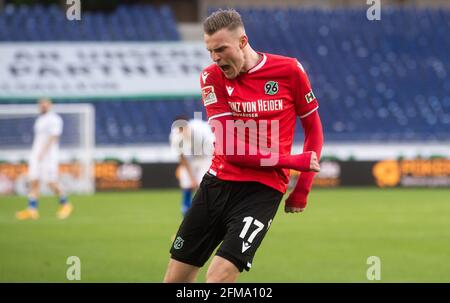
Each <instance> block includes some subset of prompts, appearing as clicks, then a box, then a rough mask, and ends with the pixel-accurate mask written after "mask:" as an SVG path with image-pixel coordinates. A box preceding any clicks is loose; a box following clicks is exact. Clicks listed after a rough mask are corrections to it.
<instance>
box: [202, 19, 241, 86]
mask: <svg viewBox="0 0 450 303" xmlns="http://www.w3.org/2000/svg"><path fill="white" fill-rule="evenodd" d="M204 40H205V44H206V48H207V49H208V51H209V54H210V56H211V59H212V60H213V61H214V63H216V64H217V65H218V66H219V67H220V69H221V70H222V72H223V73H224V74H225V77H226V78H227V79H234V78H236V77H237V76H238V75H239V73H240V72H241V71H242V69H243V67H244V52H243V48H244V47H245V45H246V43H247V37H246V36H245V34H243V33H242V31H240V30H239V29H237V30H235V31H229V30H228V29H226V28H223V29H221V30H219V31H217V32H215V33H214V34H212V35H211V36H210V35H207V34H205V36H204Z"/></svg>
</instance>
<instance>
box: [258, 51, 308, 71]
mask: <svg viewBox="0 0 450 303" xmlns="http://www.w3.org/2000/svg"><path fill="white" fill-rule="evenodd" d="M265 55H266V56H267V63H268V65H269V66H271V67H272V68H280V69H287V70H289V71H290V72H292V71H297V70H298V69H300V70H301V71H302V72H305V70H304V68H303V66H302V64H301V63H300V61H299V60H298V59H297V58H294V57H287V56H282V55H277V54H265Z"/></svg>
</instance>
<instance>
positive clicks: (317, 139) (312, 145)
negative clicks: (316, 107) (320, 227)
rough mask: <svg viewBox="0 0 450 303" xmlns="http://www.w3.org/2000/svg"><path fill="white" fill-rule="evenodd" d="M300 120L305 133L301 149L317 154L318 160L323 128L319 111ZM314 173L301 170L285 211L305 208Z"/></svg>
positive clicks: (296, 210)
mask: <svg viewBox="0 0 450 303" xmlns="http://www.w3.org/2000/svg"><path fill="white" fill-rule="evenodd" d="M301 122H302V126H303V131H304V134H305V142H304V147H303V151H304V152H305V151H314V152H315V153H316V155H317V161H319V159H320V155H321V152H322V146H323V130H322V123H321V121H320V116H319V113H318V112H317V111H315V112H314V113H312V114H311V115H309V116H307V117H306V118H304V119H302V120H301ZM314 175H315V172H302V173H301V174H300V176H299V178H298V180H297V184H296V185H295V188H294V190H293V191H292V193H291V194H290V195H289V197H288V199H287V200H286V205H285V211H286V212H301V211H303V210H304V209H305V207H306V204H307V200H308V194H309V192H310V191H311V188H312V183H313V180H314Z"/></svg>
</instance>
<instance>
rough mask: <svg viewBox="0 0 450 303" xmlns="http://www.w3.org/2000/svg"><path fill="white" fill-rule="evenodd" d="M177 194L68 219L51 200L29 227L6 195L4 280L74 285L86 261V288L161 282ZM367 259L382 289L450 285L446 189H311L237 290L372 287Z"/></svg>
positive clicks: (78, 206)
mask: <svg viewBox="0 0 450 303" xmlns="http://www.w3.org/2000/svg"><path fill="white" fill-rule="evenodd" d="M180 196H181V194H180V192H179V191H177V190H159V191H156V190H155V191H140V192H118V193H115V192H114V193H97V194H96V195H93V196H72V197H70V198H71V201H72V202H73V204H74V205H75V211H74V213H73V215H72V216H71V217H70V218H69V219H67V220H66V221H59V220H58V219H56V216H55V212H56V209H57V202H56V199H55V198H51V197H47V198H42V199H41V201H40V210H41V211H40V214H41V218H40V219H39V220H37V221H27V222H19V221H17V220H16V219H15V217H14V213H15V211H17V210H20V209H22V208H24V207H25V206H26V201H25V199H24V198H23V197H0V282H68V280H67V279H66V271H67V268H68V267H69V265H67V264H66V260H67V258H68V257H69V256H77V257H79V258H80V260H81V282H160V281H161V280H162V278H163V276H164V272H165V269H166V265H167V261H168V258H169V253H168V251H169V248H170V245H171V238H172V236H173V235H174V234H175V232H176V229H177V227H178V225H179V223H180V221H181V215H180V203H179V200H180ZM283 205H284V202H282V206H283ZM369 256H378V257H379V258H380V259H381V282H450V189H389V190H380V189H374V188H372V189H369V188H363V189H319V190H318V189H315V190H313V192H312V193H311V195H310V202H309V205H308V208H307V210H306V211H305V212H304V213H302V214H285V213H284V211H283V210H282V208H280V210H279V212H278V213H277V216H276V217H275V220H274V222H273V224H272V226H271V228H270V230H269V232H268V234H267V236H266V238H265V240H264V241H263V243H262V245H261V247H260V248H259V250H258V252H257V254H256V257H255V260H254V262H253V268H252V270H251V271H250V272H245V273H243V274H242V275H241V277H240V278H239V282H370V281H368V280H367V278H366V271H367V269H368V268H369V266H370V265H367V264H366V261H367V258H368V257H369ZM205 272H206V268H203V269H202V270H201V271H200V274H199V277H198V281H199V282H203V281H204V280H205V278H204V276H205Z"/></svg>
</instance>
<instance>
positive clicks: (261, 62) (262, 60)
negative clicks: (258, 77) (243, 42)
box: [247, 53, 267, 74]
mask: <svg viewBox="0 0 450 303" xmlns="http://www.w3.org/2000/svg"><path fill="white" fill-rule="evenodd" d="M258 54H260V55H262V59H261V61H259V63H258V64H256V65H255V66H254V67H252V68H251V69H249V70H248V72H247V73H248V74H251V73H254V72H256V71H257V70H259V69H261V67H263V66H264V64H265V63H266V61H267V57H266V55H265V54H263V53H258Z"/></svg>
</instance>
